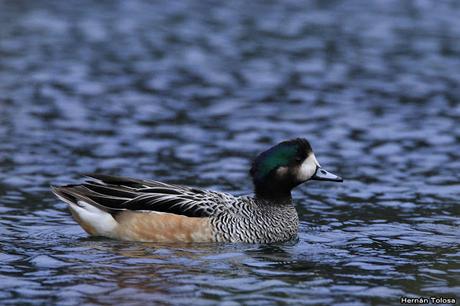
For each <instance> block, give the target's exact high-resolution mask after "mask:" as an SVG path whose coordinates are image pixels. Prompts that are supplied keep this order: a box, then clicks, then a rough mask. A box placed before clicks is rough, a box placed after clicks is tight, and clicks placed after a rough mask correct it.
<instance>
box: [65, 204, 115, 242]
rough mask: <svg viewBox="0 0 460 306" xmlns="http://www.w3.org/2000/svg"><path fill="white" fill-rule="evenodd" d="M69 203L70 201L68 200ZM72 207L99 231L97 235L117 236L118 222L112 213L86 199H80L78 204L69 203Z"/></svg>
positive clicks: (83, 219) (81, 217)
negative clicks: (85, 200)
mask: <svg viewBox="0 0 460 306" xmlns="http://www.w3.org/2000/svg"><path fill="white" fill-rule="evenodd" d="M67 203H69V202H68V201H67ZM69 204H70V209H72V210H73V211H74V212H75V213H76V214H77V215H78V217H80V219H81V220H82V221H83V222H85V223H87V224H89V225H91V226H92V227H93V228H94V229H95V230H96V232H97V235H100V236H105V237H111V238H115V234H116V233H115V230H116V228H117V226H118V222H117V221H116V220H115V219H114V218H113V217H112V215H111V214H109V213H108V212H105V211H103V210H101V209H99V208H97V207H96V206H94V205H91V204H89V203H87V202H84V201H78V205H77V204H74V203H69Z"/></svg>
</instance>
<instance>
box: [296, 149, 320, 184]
mask: <svg viewBox="0 0 460 306" xmlns="http://www.w3.org/2000/svg"><path fill="white" fill-rule="evenodd" d="M317 167H319V163H318V161H317V160H316V157H315V154H313V153H310V155H309V156H308V157H307V158H306V159H305V160H304V161H303V163H302V165H300V168H299V172H298V174H297V178H298V179H299V181H302V182H304V181H306V180H308V179H310V178H311V177H312V176H313V175H314V174H315V172H316V168H317Z"/></svg>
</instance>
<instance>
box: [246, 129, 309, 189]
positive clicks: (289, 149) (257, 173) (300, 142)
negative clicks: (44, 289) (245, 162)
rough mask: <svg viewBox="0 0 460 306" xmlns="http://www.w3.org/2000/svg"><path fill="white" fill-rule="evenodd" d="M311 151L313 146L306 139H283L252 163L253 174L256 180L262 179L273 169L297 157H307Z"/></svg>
mask: <svg viewBox="0 0 460 306" xmlns="http://www.w3.org/2000/svg"><path fill="white" fill-rule="evenodd" d="M309 152H311V147H310V144H309V143H308V141H307V140H305V139H302V138H297V139H294V140H288V141H283V142H281V143H279V144H277V145H276V146H274V147H272V148H270V149H268V150H267V151H265V152H262V153H261V154H259V155H258V156H257V158H256V160H255V161H254V163H253V164H252V168H251V175H252V176H253V178H254V180H255V181H261V180H263V179H264V178H265V177H266V176H267V175H268V174H269V173H270V172H271V171H272V170H274V169H276V168H278V167H282V166H288V165H289V164H291V163H292V161H293V160H295V159H296V158H297V157H300V158H306V156H307V154H308V153H309Z"/></svg>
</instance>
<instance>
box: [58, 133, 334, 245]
mask: <svg viewBox="0 0 460 306" xmlns="http://www.w3.org/2000/svg"><path fill="white" fill-rule="evenodd" d="M250 174H251V176H252V179H253V183H254V188H255V195H254V196H240V197H236V196H233V195H230V194H227V193H223V192H215V191H209V190H203V189H197V188H193V187H186V186H180V185H174V184H167V183H162V182H158V181H153V180H143V179H134V178H128V177H120V176H111V175H102V174H88V175H87V176H88V177H89V178H90V179H89V180H87V181H86V182H85V183H83V184H78V185H67V186H60V187H57V186H51V188H52V191H53V193H54V194H55V195H56V196H57V197H58V198H59V199H61V200H63V201H64V202H66V203H68V204H69V206H70V211H71V213H72V216H73V217H74V218H75V220H76V221H77V222H78V223H79V224H80V225H81V227H82V228H83V229H84V230H85V231H86V232H87V233H89V234H90V235H94V236H104V237H109V238H113V239H121V240H130V241H152V242H247V243H274V242H282V241H287V240H290V239H292V238H294V237H295V236H296V235H297V231H298V227H299V218H298V216H297V212H296V210H295V207H294V205H293V203H292V198H291V190H292V189H293V188H294V187H296V186H298V185H300V184H302V183H304V182H306V181H308V180H325V181H335V182H341V181H342V178H340V177H339V176H337V175H335V174H332V173H330V172H328V171H326V170H324V169H323V168H321V166H320V165H319V163H318V161H317V160H316V157H315V154H314V153H313V151H312V148H311V146H310V144H309V142H308V141H307V140H306V139H303V138H297V139H293V140H287V141H283V142H281V143H279V144H277V145H275V146H273V147H271V148H270V149H268V150H266V151H264V152H262V153H260V154H259V155H258V156H257V157H256V159H255V160H254V162H253V163H252V167H251V170H250Z"/></svg>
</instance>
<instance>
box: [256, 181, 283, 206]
mask: <svg viewBox="0 0 460 306" xmlns="http://www.w3.org/2000/svg"><path fill="white" fill-rule="evenodd" d="M255 194H256V198H257V199H259V200H265V201H267V202H269V203H270V202H273V203H280V204H285V203H286V204H287V203H291V202H292V197H291V188H288V187H286V186H282V185H274V184H257V185H255Z"/></svg>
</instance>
